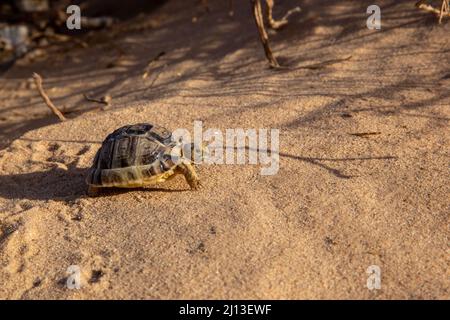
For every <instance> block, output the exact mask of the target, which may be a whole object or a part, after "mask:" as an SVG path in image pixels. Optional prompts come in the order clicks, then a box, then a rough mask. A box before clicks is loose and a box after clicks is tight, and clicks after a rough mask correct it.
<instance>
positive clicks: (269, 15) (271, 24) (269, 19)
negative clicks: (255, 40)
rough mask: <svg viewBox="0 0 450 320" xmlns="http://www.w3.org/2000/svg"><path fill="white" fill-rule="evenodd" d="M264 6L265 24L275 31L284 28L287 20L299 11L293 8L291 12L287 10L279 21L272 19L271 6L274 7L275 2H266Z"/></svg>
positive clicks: (270, 0)
mask: <svg viewBox="0 0 450 320" xmlns="http://www.w3.org/2000/svg"><path fill="white" fill-rule="evenodd" d="M266 4H267V11H266V12H267V22H268V24H269V27H270V28H272V29H274V30H276V29H279V28H281V27H284V26H285V25H287V24H288V18H289V17H290V16H291V15H292V14H294V13H296V12H300V11H301V9H300V7H295V8H293V9H291V10H289V11H288V12H287V13H286V14H285V15H284V17H283V18H281V19H280V20H275V19H274V18H273V6H274V5H275V1H274V0H266Z"/></svg>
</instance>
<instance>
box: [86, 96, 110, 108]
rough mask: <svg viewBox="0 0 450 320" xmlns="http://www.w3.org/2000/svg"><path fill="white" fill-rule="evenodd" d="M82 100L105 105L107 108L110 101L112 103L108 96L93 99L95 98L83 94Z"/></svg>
mask: <svg viewBox="0 0 450 320" xmlns="http://www.w3.org/2000/svg"><path fill="white" fill-rule="evenodd" d="M84 98H85V99H86V100H87V101H90V102H96V103H102V104H104V105H107V106H109V105H110V103H111V101H112V98H111V96H109V95H106V96H103V97H101V98H100V99H95V98H92V97H90V96H88V95H87V94H84Z"/></svg>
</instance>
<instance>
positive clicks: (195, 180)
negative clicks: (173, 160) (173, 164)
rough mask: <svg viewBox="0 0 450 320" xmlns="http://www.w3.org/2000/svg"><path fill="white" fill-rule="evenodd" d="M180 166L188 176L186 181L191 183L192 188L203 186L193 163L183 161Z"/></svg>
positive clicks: (182, 171) (196, 188)
mask: <svg viewBox="0 0 450 320" xmlns="http://www.w3.org/2000/svg"><path fill="white" fill-rule="evenodd" d="M178 168H179V170H180V171H181V173H182V174H183V175H184V177H185V178H186V181H187V183H189V186H190V187H191V189H192V190H198V189H200V188H201V183H200V178H199V177H198V175H197V172H195V169H194V167H193V166H192V164H190V163H188V162H183V163H182V164H180V165H179V166H178Z"/></svg>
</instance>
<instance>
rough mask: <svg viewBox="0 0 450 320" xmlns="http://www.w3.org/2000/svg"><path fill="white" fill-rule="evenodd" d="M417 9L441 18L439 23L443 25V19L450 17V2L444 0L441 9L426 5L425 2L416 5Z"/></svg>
mask: <svg viewBox="0 0 450 320" xmlns="http://www.w3.org/2000/svg"><path fill="white" fill-rule="evenodd" d="M416 7H417V8H419V9H422V10H424V11H427V12H432V13H434V14H435V15H437V16H438V17H439V23H442V19H443V18H444V17H445V16H447V17H450V3H449V0H442V5H441V9H440V10H439V9H436V8H435V7H433V6H432V5H429V4H426V3H425V0H420V1H419V2H417V3H416Z"/></svg>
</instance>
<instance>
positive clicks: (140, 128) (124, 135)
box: [86, 123, 206, 195]
mask: <svg viewBox="0 0 450 320" xmlns="http://www.w3.org/2000/svg"><path fill="white" fill-rule="evenodd" d="M205 151H206V148H203V146H198V145H195V144H194V143H185V144H181V143H180V142H178V141H175V140H174V139H173V137H172V133H171V132H170V131H168V130H167V129H165V128H163V127H160V126H157V125H153V124H150V123H138V124H133V125H126V126H123V127H121V128H118V129H116V130H115V131H114V132H112V133H111V134H109V135H108V136H107V137H106V139H105V140H104V141H103V143H102V146H101V147H100V149H99V150H98V151H97V154H96V155H95V158H94V162H93V165H92V167H91V168H90V170H89V172H88V175H87V177H86V183H87V184H88V186H89V189H88V194H89V195H95V194H97V193H98V191H99V190H100V188H106V187H119V188H136V187H143V186H149V185H154V184H157V183H161V182H164V181H166V180H168V179H170V178H172V177H174V176H175V175H177V174H182V175H184V177H185V178H186V181H187V183H188V184H189V186H190V187H191V189H192V190H197V189H199V188H200V187H201V184H200V180H199V177H198V175H197V173H196V172H195V169H194V167H193V163H196V162H198V159H199V156H203V152H205ZM188 156H189V158H188ZM194 158H195V159H194ZM194 160H197V161H194Z"/></svg>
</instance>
